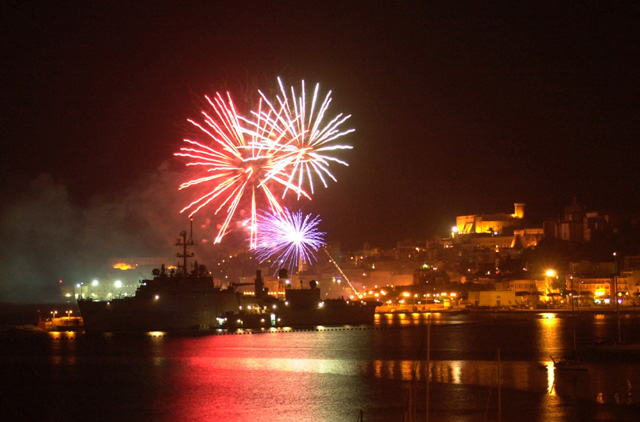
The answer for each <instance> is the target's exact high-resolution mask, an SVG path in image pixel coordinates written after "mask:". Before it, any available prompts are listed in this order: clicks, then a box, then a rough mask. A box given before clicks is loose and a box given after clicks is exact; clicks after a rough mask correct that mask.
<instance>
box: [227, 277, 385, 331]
mask: <svg viewBox="0 0 640 422" xmlns="http://www.w3.org/2000/svg"><path fill="white" fill-rule="evenodd" d="M242 300H243V303H242V305H241V306H240V308H239V310H238V311H236V312H230V313H228V314H227V315H225V320H224V321H223V323H222V324H221V327H223V328H228V329H239V328H270V327H275V328H278V327H291V328H310V327H317V326H344V325H351V326H354V325H369V324H373V321H374V318H375V312H376V307H377V306H379V305H380V303H379V302H369V301H360V300H356V301H353V300H345V299H342V298H340V299H325V300H323V299H321V294H320V289H319V288H318V286H317V282H316V281H315V280H311V281H310V282H309V288H300V289H294V288H291V287H289V288H286V289H285V292H284V300H282V299H278V298H276V297H274V296H272V295H269V294H268V291H267V290H266V289H265V288H264V282H263V279H262V275H261V271H260V270H257V271H256V279H255V294H254V295H253V296H245V297H243V298H242Z"/></svg>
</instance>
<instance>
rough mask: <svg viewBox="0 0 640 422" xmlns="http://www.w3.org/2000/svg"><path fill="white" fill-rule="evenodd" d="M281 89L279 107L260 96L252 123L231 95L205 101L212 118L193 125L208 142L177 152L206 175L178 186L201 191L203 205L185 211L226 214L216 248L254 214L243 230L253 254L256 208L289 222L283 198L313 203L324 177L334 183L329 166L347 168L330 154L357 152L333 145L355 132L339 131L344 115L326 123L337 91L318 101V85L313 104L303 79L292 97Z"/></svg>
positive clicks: (197, 203)
mask: <svg viewBox="0 0 640 422" xmlns="http://www.w3.org/2000/svg"><path fill="white" fill-rule="evenodd" d="M278 85H279V87H280V95H276V98H275V101H269V99H268V98H267V97H266V96H265V95H264V94H263V93H262V92H259V93H260V100H259V101H258V103H257V108H256V109H254V110H253V111H251V113H250V116H251V118H246V117H243V116H241V115H240V114H239V113H238V112H237V110H236V107H235V105H234V103H233V101H232V99H231V96H230V95H229V93H227V94H226V98H225V97H223V96H222V95H221V94H220V93H216V94H215V96H214V97H213V99H211V98H209V97H205V98H206V100H207V102H208V104H209V106H210V107H211V110H213V113H211V112H210V111H202V116H203V118H204V119H203V121H202V122H197V121H195V120H191V119H189V120H188V121H189V123H191V124H192V125H193V126H194V127H196V128H197V129H198V131H199V133H200V136H202V138H201V139H200V140H199V141H194V140H190V139H185V140H184V142H185V143H187V144H188V146H184V147H182V148H180V151H179V152H176V153H175V154H174V155H176V156H179V157H184V158H186V159H188V160H189V161H188V162H187V166H196V167H201V168H202V169H203V171H202V174H200V175H199V176H198V177H196V178H194V179H192V180H189V181H186V182H184V183H182V184H181V185H180V189H186V188H190V187H194V186H199V187H200V188H201V189H202V191H201V192H200V194H199V195H198V197H197V199H196V200H194V201H193V202H191V203H190V204H188V205H187V206H186V207H184V208H183V209H182V210H181V211H180V212H181V213H183V212H187V211H188V212H189V216H190V217H191V216H193V215H194V214H195V213H197V212H198V211H199V210H201V209H202V208H203V207H205V206H208V205H211V206H215V214H216V215H218V214H223V215H224V221H223V222H222V223H221V224H220V225H219V231H218V234H217V236H216V238H215V240H214V243H220V242H221V240H222V238H223V237H224V236H225V234H226V233H228V231H229V230H230V229H229V227H230V224H231V222H232V220H233V219H234V217H237V214H240V213H239V212H238V211H239V210H242V211H243V212H247V211H248V213H247V214H248V215H249V218H248V219H245V220H244V221H242V224H241V226H244V227H249V231H250V248H251V249H254V248H255V247H256V246H257V243H258V228H259V226H260V224H259V222H258V220H257V210H258V209H261V210H268V211H270V212H271V213H272V214H273V215H275V216H283V217H284V216H285V214H284V213H283V206H282V205H281V203H280V200H282V199H284V198H285V196H286V194H287V192H292V193H293V194H294V195H295V196H296V197H297V199H300V198H301V197H306V198H307V199H311V196H310V194H309V193H307V191H306V188H305V186H307V185H308V187H309V189H310V191H311V193H313V190H314V184H313V183H314V178H318V179H319V180H320V181H321V182H322V184H323V185H324V186H325V187H326V186H327V180H328V179H331V180H333V181H336V178H335V177H334V176H333V174H331V172H330V171H329V165H330V164H331V163H339V164H342V165H345V166H346V165H348V164H347V163H346V162H344V161H342V160H340V159H338V158H336V157H335V156H333V155H332V153H333V152H335V151H337V150H341V149H351V146H349V145H336V144H334V142H333V141H335V140H336V139H337V138H339V137H341V136H344V135H346V134H348V133H351V132H353V129H349V130H341V129H340V126H341V125H342V124H343V123H344V122H345V121H346V120H347V119H348V118H349V117H350V116H348V115H343V114H338V115H337V116H335V117H333V118H331V119H327V120H326V121H327V123H326V124H325V115H326V114H327V109H328V108H329V104H330V103H331V92H330V91H329V92H328V93H327V94H326V95H325V96H324V99H323V100H319V92H320V86H319V84H316V86H315V89H314V91H313V94H312V95H311V99H310V101H307V94H306V91H305V84H304V81H302V85H301V90H300V92H299V93H296V90H295V88H294V87H291V89H290V94H289V93H288V92H287V90H286V89H285V87H284V85H283V83H282V81H281V80H280V78H278ZM279 197H280V200H279V199H278V198H279ZM249 210H250V211H249ZM289 217H291V215H289Z"/></svg>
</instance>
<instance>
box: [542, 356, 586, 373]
mask: <svg viewBox="0 0 640 422" xmlns="http://www.w3.org/2000/svg"><path fill="white" fill-rule="evenodd" d="M551 360H552V361H553V367H554V369H555V370H556V371H588V370H589V366H588V365H587V364H586V363H584V362H582V361H580V360H579V359H577V358H576V357H575V356H565V357H562V358H559V359H557V360H556V359H554V358H553V356H551Z"/></svg>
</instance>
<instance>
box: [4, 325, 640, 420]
mask: <svg viewBox="0 0 640 422" xmlns="http://www.w3.org/2000/svg"><path fill="white" fill-rule="evenodd" d="M432 318H433V319H432V321H433V326H432V329H431V334H432V335H431V342H430V343H431V355H430V356H431V362H430V366H429V370H428V371H427V368H426V365H425V363H426V350H425V348H426V342H425V333H426V330H425V321H426V316H425V315H424V314H405V316H404V317H400V316H398V315H391V316H389V317H388V318H387V317H385V316H384V315H383V316H381V317H380V318H379V319H378V320H377V326H376V327H374V328H375V329H360V328H358V329H355V330H334V329H330V328H327V329H325V330H321V331H302V332H293V331H292V332H275V333H265V334H260V335H227V336H202V337H175V336H170V335H165V334H161V333H154V334H149V335H142V336H122V335H117V334H115V335H104V336H97V337H96V336H88V335H84V334H81V333H80V334H69V333H50V334H49V335H48V336H47V338H46V339H44V341H43V342H41V341H40V340H37V341H36V340H33V341H31V340H29V339H22V340H21V341H23V342H24V343H21V341H18V340H16V342H15V343H12V345H11V347H10V348H8V347H6V346H7V343H5V344H4V345H0V358H1V359H0V371H1V372H0V376H2V378H3V379H4V380H6V382H7V385H13V386H14V389H15V392H10V394H9V395H8V396H7V397H3V398H1V399H2V400H4V401H3V402H2V403H0V404H2V405H3V408H9V409H11V408H12V407H8V405H14V406H15V404H14V403H20V401H21V400H22V397H23V394H22V393H20V391H30V392H32V393H33V394H34V395H36V396H38V397H39V398H40V400H41V401H42V406H40V407H37V406H36V407H29V406H23V408H27V409H28V410H27V412H32V414H31V413H30V414H29V415H28V416H33V417H32V418H31V419H40V420H64V419H65V418H63V417H58V418H57V417H55V415H56V414H58V413H56V412H62V413H63V414H66V413H69V414H72V415H75V416H85V417H88V415H91V414H101V415H103V416H104V420H116V419H118V418H120V419H122V417H123V415H127V419H129V420H138V421H154V422H161V421H170V420H181V421H211V420H228V421H243V420H248V419H253V420H270V421H272V420H273V421H288V420H297V421H317V420H330V421H341V420H357V415H358V411H359V410H364V412H365V413H364V414H365V420H366V421H386V420H402V414H403V411H404V406H405V405H406V400H407V397H408V395H409V389H410V388H412V387H411V386H412V385H414V387H413V388H417V389H418V392H417V395H418V397H423V394H424V391H425V386H426V381H427V374H428V379H429V380H430V385H431V386H432V387H433V389H432V391H431V392H432V394H433V402H432V406H431V407H430V408H431V409H433V412H434V414H435V415H436V416H435V417H434V418H433V419H432V420H447V421H461V422H463V421H464V422H471V421H480V420H484V419H483V418H484V415H485V409H486V406H487V403H488V402H489V400H488V399H489V398H490V397H492V398H493V399H495V397H496V390H495V389H496V388H497V365H498V362H497V359H496V351H497V349H498V348H500V351H501V356H502V359H501V361H500V374H501V379H500V385H501V388H502V391H503V394H504V397H505V399H504V400H505V402H504V404H503V407H504V411H505V412H507V413H508V412H512V413H511V416H512V417H511V418H510V419H507V418H504V419H503V420H513V419H516V418H517V419H519V420H520V421H521V422H529V421H530V422H542V421H545V422H547V421H558V422H559V421H564V420H587V421H588V420H594V419H593V418H599V419H602V420H636V419H631V418H627V416H628V415H629V414H633V412H634V411H635V410H638V406H637V404H638V403H639V402H640V397H639V394H640V392H639V390H638V383H639V382H640V363H638V362H637V361H621V362H616V361H602V362H600V361H595V362H592V363H590V367H589V371H588V372H586V373H567V372H564V373H558V372H557V371H555V370H554V368H553V366H552V364H551V362H550V360H549V359H550V358H549V355H554V356H556V355H562V354H565V353H567V352H569V351H571V349H572V344H573V342H572V338H573V337H572V332H573V330H572V328H573V321H574V320H573V319H571V318H569V317H567V316H566V315H557V314H548V315H532V316H526V317H518V318H514V317H512V316H509V317H495V316H493V315H484V316H483V315H480V316H469V315H451V316H447V315H441V314H432ZM625 321H626V322H625V324H626V325H624V328H625V330H627V331H629V332H632V331H633V329H634V328H635V327H637V326H638V319H635V320H634V319H629V320H625ZM385 324H386V325H385ZM614 327H615V324H614V323H613V322H612V319H611V316H608V317H604V318H603V317H600V316H588V317H584V316H583V317H581V319H580V320H579V322H578V324H577V328H578V332H579V335H578V339H579V344H585V343H587V344H588V343H589V342H590V341H593V339H597V338H602V337H605V338H606V337H607V336H611V333H612V332H614V331H612V328H614ZM43 358H44V359H43ZM414 380H415V382H416V383H415V384H414V383H413V381H414ZM58 386H64V388H59V387H58ZM420 389H421V390H420ZM421 394H422V395H421ZM491 394H493V395H492V396H491ZM24 396H31V395H24ZM78 397H82V400H79V399H78ZM421 405H422V406H424V404H421ZM629 405H632V406H631V407H629ZM633 405H635V406H636V407H633ZM419 406H420V404H419ZM593 406H598V407H593ZM611 406H613V407H611ZM16 408H17V407H16ZM525 408H526V409H532V410H531V411H528V412H525V413H526V414H523V415H519V413H518V410H520V409H525ZM495 410H496V404H495V401H492V402H491V409H490V415H493V416H495ZM52 412H54V413H52ZM491 412H493V413H491ZM437 415H439V416H440V417H439V418H438V417H437ZM9 416H11V414H9ZM129 416H130V417H129ZM10 419H11V418H10ZM14 419H15V418H14ZM71 419H78V418H71ZM494 419H495V418H494ZM8 420H9V419H8Z"/></svg>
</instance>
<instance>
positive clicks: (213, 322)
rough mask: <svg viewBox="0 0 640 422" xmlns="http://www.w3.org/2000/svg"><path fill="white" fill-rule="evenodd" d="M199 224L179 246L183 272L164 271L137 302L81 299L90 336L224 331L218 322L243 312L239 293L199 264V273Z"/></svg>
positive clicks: (139, 294)
mask: <svg viewBox="0 0 640 422" xmlns="http://www.w3.org/2000/svg"><path fill="white" fill-rule="evenodd" d="M192 233H193V222H192V223H191V231H190V233H189V237H188V238H187V233H186V231H184V230H183V231H182V232H181V233H180V239H178V241H177V242H176V246H178V247H180V248H181V249H182V252H181V253H178V254H177V255H176V256H177V257H178V258H182V260H183V262H182V265H178V268H177V270H167V269H166V268H165V266H164V264H163V265H162V267H161V268H159V269H154V270H153V272H152V274H153V277H152V278H151V279H147V280H142V281H141V282H140V285H139V287H138V289H137V290H136V293H135V295H134V296H132V297H124V298H116V299H110V300H93V299H83V298H79V299H78V306H79V308H80V312H81V313H82V319H83V321H84V328H85V330H86V331H140V330H144V331H176V330H191V329H208V328H213V327H215V326H217V325H219V322H218V318H219V317H221V316H223V315H225V314H228V313H229V312H237V310H238V307H239V305H240V294H239V293H237V292H235V291H234V289H233V288H229V289H221V288H218V287H215V286H214V282H213V277H212V276H211V275H210V274H209V273H208V272H207V268H206V267H205V266H204V265H198V263H197V261H195V264H194V266H193V269H191V270H189V269H188V267H187V259H188V258H191V257H193V253H189V251H188V247H189V246H193V245H194V242H193V237H192Z"/></svg>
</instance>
